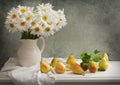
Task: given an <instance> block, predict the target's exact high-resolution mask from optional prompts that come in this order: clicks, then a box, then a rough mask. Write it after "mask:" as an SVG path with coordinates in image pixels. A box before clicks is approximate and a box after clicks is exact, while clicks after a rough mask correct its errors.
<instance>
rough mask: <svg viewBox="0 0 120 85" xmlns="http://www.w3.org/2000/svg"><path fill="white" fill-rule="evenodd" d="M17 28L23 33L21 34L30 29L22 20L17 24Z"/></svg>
mask: <svg viewBox="0 0 120 85" xmlns="http://www.w3.org/2000/svg"><path fill="white" fill-rule="evenodd" d="M16 26H17V28H18V30H19V31H21V32H22V31H27V30H28V29H29V25H28V23H27V22H26V21H25V20H23V19H20V20H19V21H18V22H17V24H16Z"/></svg>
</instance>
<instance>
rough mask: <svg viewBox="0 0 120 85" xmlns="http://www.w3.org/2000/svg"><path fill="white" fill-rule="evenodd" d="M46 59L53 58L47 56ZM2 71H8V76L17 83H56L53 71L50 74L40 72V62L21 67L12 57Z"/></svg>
mask: <svg viewBox="0 0 120 85" xmlns="http://www.w3.org/2000/svg"><path fill="white" fill-rule="evenodd" d="M45 61H47V62H50V61H51V59H50V58H46V59H45ZM1 71H4V72H8V76H9V77H10V79H11V80H12V81H13V82H14V83H15V84H16V85H54V83H55V77H54V76H53V75H51V74H52V73H51V72H49V73H48V74H44V73H40V68H39V64H37V65H34V66H31V67H21V66H19V65H18V63H17V60H16V58H10V59H9V60H8V61H7V62H6V63H5V65H4V66H3V68H2V69H1ZM50 75H51V76H50ZM49 76H50V77H49Z"/></svg>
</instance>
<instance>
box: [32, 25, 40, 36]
mask: <svg viewBox="0 0 120 85" xmlns="http://www.w3.org/2000/svg"><path fill="white" fill-rule="evenodd" d="M31 33H32V34H34V35H38V36H39V35H41V34H42V27H41V26H40V25H36V26H35V27H34V28H33V29H32V31H31Z"/></svg>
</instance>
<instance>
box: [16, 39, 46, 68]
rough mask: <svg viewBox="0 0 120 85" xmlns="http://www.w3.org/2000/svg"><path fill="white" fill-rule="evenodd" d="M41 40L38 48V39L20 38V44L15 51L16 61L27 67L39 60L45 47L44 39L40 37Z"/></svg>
mask: <svg viewBox="0 0 120 85" xmlns="http://www.w3.org/2000/svg"><path fill="white" fill-rule="evenodd" d="M41 40H42V42H43V45H42V48H41V49H39V48H38V45H37V41H38V40H32V39H21V46H20V47H19V49H18V52H17V61H18V64H19V65H21V66H25V67H29V66H32V65H35V64H37V63H39V62H40V60H41V55H42V52H43V50H44V47H45V40H44V38H43V37H41Z"/></svg>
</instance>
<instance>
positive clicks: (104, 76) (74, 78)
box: [53, 61, 120, 82]
mask: <svg viewBox="0 0 120 85" xmlns="http://www.w3.org/2000/svg"><path fill="white" fill-rule="evenodd" d="M119 65H120V61H110V62H109V68H108V70H107V71H103V72H96V73H89V72H87V73H86V74H85V75H84V76H83V75H77V74H73V73H72V72H71V71H66V72H65V73H64V74H56V73H55V72H53V75H54V76H55V79H56V82H100V81H101V82H108V81H109V82H120V66H119Z"/></svg>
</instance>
